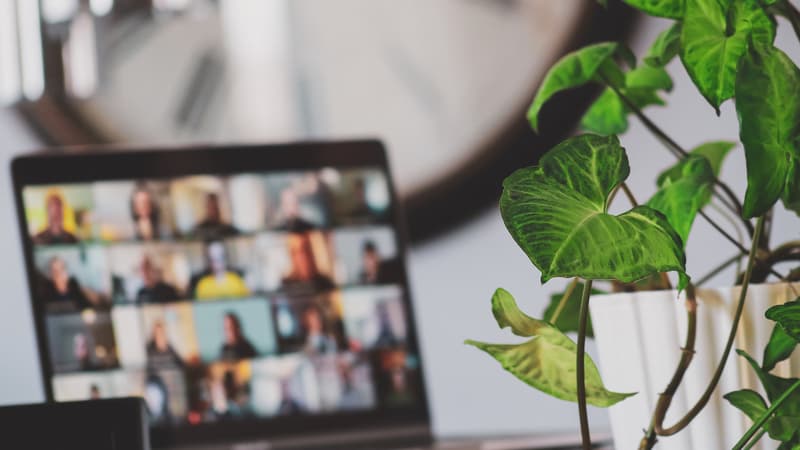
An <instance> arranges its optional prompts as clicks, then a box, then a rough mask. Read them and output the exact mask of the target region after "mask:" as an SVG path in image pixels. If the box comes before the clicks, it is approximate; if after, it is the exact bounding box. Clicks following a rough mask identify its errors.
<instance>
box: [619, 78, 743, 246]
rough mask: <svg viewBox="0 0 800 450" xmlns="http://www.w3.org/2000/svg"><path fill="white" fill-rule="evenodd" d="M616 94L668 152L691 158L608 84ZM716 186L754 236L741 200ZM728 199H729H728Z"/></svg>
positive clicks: (721, 185)
mask: <svg viewBox="0 0 800 450" xmlns="http://www.w3.org/2000/svg"><path fill="white" fill-rule="evenodd" d="M606 85H608V86H609V87H610V88H611V89H612V90H614V92H615V93H616V94H617V95H618V96H619V98H620V99H622V101H623V102H624V103H625V105H626V106H627V107H628V108H630V110H631V111H633V113H634V114H635V115H636V117H638V118H639V120H640V121H641V122H642V124H644V126H645V127H646V128H647V129H648V130H649V131H650V132H651V133H653V134H654V135H655V136H656V137H657V138H658V140H660V141H661V142H662V143H664V145H665V146H666V147H667V149H668V150H670V151H671V152H672V154H673V155H675V157H676V158H678V159H684V158H686V157H688V156H689V152H687V151H686V150H684V149H683V147H681V146H680V145H678V143H677V142H675V140H673V139H672V138H671V137H669V135H668V134H667V133H665V132H664V130H662V129H661V128H659V127H658V125H656V124H655V123H654V122H653V121H652V120H650V118H649V117H647V116H646V115H644V113H643V112H642V110H641V109H640V108H639V107H638V106H636V104H635V103H633V101H631V99H629V98H628V97H627V96H625V94H623V93H622V92H621V91H620V90H619V89H617V88H616V87H614V86H613V85H611V84H610V83H606ZM714 184H716V185H717V186H718V187H719V188H720V189H721V190H722V192H723V193H724V194H725V195H724V196H723V195H721V194H720V193H719V192H717V190H716V189H715V190H714V191H713V192H714V195H715V196H716V197H717V198H718V199H719V200H720V202H721V203H722V204H724V205H725V206H726V207H728V209H730V210H731V212H732V213H734V214H735V215H736V217H739V218H741V219H742V223H743V224H744V227H745V228H746V229H747V233H748V234H749V235H750V236H752V235H753V224H751V223H750V222H749V221H748V220H746V219H744V218H742V204H741V203H740V202H739V199H738V198H737V197H736V194H734V193H733V190H732V189H731V188H730V187H729V186H728V185H727V184H725V183H724V182H723V181H722V180H720V179H719V178H717V177H716V176H715V177H714ZM726 197H727V198H726Z"/></svg>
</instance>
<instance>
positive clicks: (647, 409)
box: [589, 283, 800, 450]
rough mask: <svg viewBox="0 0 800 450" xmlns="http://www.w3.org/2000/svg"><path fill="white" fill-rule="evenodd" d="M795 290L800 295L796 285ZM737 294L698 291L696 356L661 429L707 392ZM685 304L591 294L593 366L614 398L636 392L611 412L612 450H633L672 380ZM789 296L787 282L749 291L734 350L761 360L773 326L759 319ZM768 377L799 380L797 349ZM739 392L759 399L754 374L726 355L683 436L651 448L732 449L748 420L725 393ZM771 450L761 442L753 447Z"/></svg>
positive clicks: (649, 295) (656, 297) (658, 294)
mask: <svg viewBox="0 0 800 450" xmlns="http://www.w3.org/2000/svg"><path fill="white" fill-rule="evenodd" d="M794 287H795V289H796V290H797V291H798V292H800V283H797V284H795V285H794ZM739 293H740V288H738V287H734V288H721V289H700V290H698V291H697V299H698V305H699V306H698V312H697V343H696V349H695V350H696V354H695V355H694V359H693V360H692V364H691V366H690V367H689V370H688V371H687V373H686V376H685V377H684V381H683V384H682V385H681V387H680V388H679V389H678V392H677V393H676V395H675V397H674V399H673V402H672V406H671V407H670V410H669V412H668V414H667V417H666V420H665V422H664V425H665V426H671V425H673V424H674V423H675V422H676V420H677V419H679V418H680V417H682V416H683V415H684V413H685V412H686V411H687V410H688V409H689V408H691V406H692V405H694V403H695V402H696V401H697V399H698V398H699V397H700V395H701V394H702V392H703V391H704V390H705V387H706V386H707V384H708V382H709V380H710V379H711V376H712V374H713V373H714V370H715V369H716V366H717V364H718V362H719V358H720V357H721V355H722V351H723V349H724V346H725V342H726V340H727V336H728V332H729V330H730V326H731V321H732V320H733V313H734V311H735V308H736V302H737V300H738V297H739ZM684 298H685V296H684V294H681V298H680V299H678V297H677V293H676V292H675V291H651V292H636V293H618V294H608V295H600V296H594V297H592V299H591V301H590V303H589V305H590V310H591V317H592V324H593V326H594V334H595V340H596V341H597V351H598V356H599V361H598V365H599V366H600V372H601V375H602V377H603V381H604V382H605V384H606V387H607V388H608V389H610V390H613V391H617V392H638V394H637V395H635V396H633V397H631V398H628V399H626V400H624V401H622V402H620V403H618V404H617V405H615V406H613V407H611V408H610V409H609V414H610V418H611V429H612V433H613V436H614V443H615V445H614V447H615V448H618V449H624V450H630V449H636V448H638V445H639V441H640V440H641V438H642V436H643V429H645V428H647V426H648V424H649V420H650V418H651V416H652V413H653V408H654V406H655V403H656V400H657V396H658V394H659V393H660V392H662V391H663V390H664V388H665V387H666V386H667V383H668V382H669V380H670V378H671V377H672V374H673V372H674V370H675V366H676V364H677V362H678V358H679V357H680V348H681V346H682V345H683V344H684V340H685V335H686V309H685V307H684ZM794 298H796V295H794V293H793V291H792V289H791V288H790V286H789V285H788V284H785V283H783V284H762V285H751V286H750V288H749V289H748V293H747V302H746V304H745V310H744V314H743V315H742V320H741V322H740V324H739V330H738V334H737V339H736V343H735V346H734V349H737V348H739V349H743V350H745V351H747V352H748V353H749V354H750V355H752V356H753V357H754V358H755V359H756V360H757V361H759V362H760V361H761V358H762V356H763V350H764V346H765V345H766V344H767V341H768V340H769V337H770V334H771V333H772V327H773V325H774V322H772V321H770V320H767V319H766V318H764V311H766V310H767V308H769V307H770V306H772V305H776V304H781V303H785V302H787V301H791V300H793V299H794ZM773 373H775V374H777V375H780V376H784V377H788V376H789V375H790V374H793V376H798V375H800V351H797V352H795V353H794V354H793V355H792V357H791V358H790V359H789V360H787V361H783V362H782V363H780V364H779V365H778V366H777V367H776V368H775V370H774V372H773ZM742 388H750V389H755V390H757V391H759V392H761V393H762V395H764V394H763V392H764V391H763V389H761V386H760V385H759V383H758V380H757V378H756V377H755V374H754V373H753V371H752V369H751V368H750V367H749V366H748V365H747V364H746V362H745V361H744V360H743V359H742V358H741V357H739V356H738V355H736V353H735V352H731V356H730V358H729V360H728V362H727V365H726V367H725V371H724V372H723V375H722V379H721V380H720V383H719V385H718V387H717V389H716V391H715V392H714V396H713V397H712V398H711V401H710V402H709V404H708V406H706V408H705V409H704V410H703V412H701V413H700V415H698V416H697V418H695V420H694V421H693V422H692V423H691V424H690V425H689V426H688V427H687V428H686V429H684V430H683V431H681V432H680V433H678V434H676V435H674V436H670V437H659V442H658V444H657V445H656V448H658V449H663V450H715V449H719V450H725V449H730V448H731V447H732V446H733V445H734V444H735V443H736V441H737V440H738V439H739V438H740V437H741V436H742V434H744V432H745V431H746V430H747V428H748V427H749V426H750V422H749V421H748V420H747V419H746V418H745V417H744V415H743V414H742V413H740V412H739V411H738V410H736V409H735V408H733V407H732V406H730V405H729V404H728V402H727V401H725V400H724V399H723V398H722V395H723V394H725V393H727V392H731V391H734V390H737V389H742ZM776 447H777V445H775V443H774V441H771V440H770V439H769V438H768V437H766V436H765V437H764V438H763V439H762V440H761V443H760V444H759V446H757V447H754V448H759V449H770V448H776Z"/></svg>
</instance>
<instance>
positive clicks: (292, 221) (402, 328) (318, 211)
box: [15, 149, 425, 435]
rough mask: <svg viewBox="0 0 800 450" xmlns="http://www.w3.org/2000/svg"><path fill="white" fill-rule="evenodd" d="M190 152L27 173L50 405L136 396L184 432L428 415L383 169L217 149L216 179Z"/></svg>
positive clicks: (27, 218)
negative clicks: (257, 158) (249, 156)
mask: <svg viewBox="0 0 800 450" xmlns="http://www.w3.org/2000/svg"><path fill="white" fill-rule="evenodd" d="M248 151H252V149H250V150H248ZM288 151H289V150H286V152H288ZM192 153H193V152H192V151H182V152H173V153H172V155H173V156H171V157H168V158H166V159H164V158H165V157H164V156H163V155H160V156H156V155H158V153H152V154H147V153H143V154H141V156H140V158H142V159H145V160H147V159H148V158H149V159H151V160H152V163H153V164H156V163H157V162H156V159H158V158H161V159H160V160H159V161H161V162H164V161H170V160H172V162H173V163H174V164H167V166H175V167H181V168H182V169H181V170H180V171H175V172H180V173H176V174H174V175H170V174H169V172H170V170H168V169H164V168H163V167H162V168H161V169H159V170H157V171H155V172H158V173H157V174H155V173H154V174H153V176H147V174H146V173H131V174H130V175H126V169H125V168H124V167H121V166H120V164H116V166H115V168H114V169H113V170H111V172H113V177H110V178H109V179H106V178H104V176H103V173H104V172H103V163H104V161H107V162H110V161H111V160H112V159H113V154H111V155H108V154H107V155H102V156H97V157H96V158H97V160H96V161H88V160H87V161H84V162H85V163H86V164H90V163H92V162H93V163H94V164H95V170H93V171H91V172H92V173H95V174H96V179H91V178H92V176H91V175H89V174H88V173H87V174H84V175H77V176H72V177H71V178H72V179H69V180H66V181H62V182H57V180H55V181H56V182H53V181H54V179H57V178H58V175H52V176H43V175H41V174H42V173H51V174H57V173H58V172H57V171H56V170H55V168H54V167H50V168H49V169H48V168H46V167H43V168H42V170H41V171H39V172H38V174H37V175H35V176H34V178H35V177H37V176H38V177H39V178H40V179H38V180H37V182H33V183H29V182H25V181H24V180H23V181H21V182H19V183H18V184H19V185H18V190H19V191H20V192H19V198H20V201H21V206H22V210H23V211H24V214H23V215H24V224H23V225H24V230H25V235H26V240H27V242H26V250H27V254H28V259H29V270H30V271H31V272H32V273H31V274H30V275H31V280H32V281H31V285H32V294H33V295H32V297H33V301H34V306H35V308H34V310H35V311H36V314H37V319H38V320H37V322H38V326H39V328H40V330H39V338H40V341H42V342H40V347H41V348H42V352H43V353H45V354H44V355H42V356H43V358H42V362H43V369H44V370H43V371H44V375H45V381H46V383H47V384H48V392H49V393H50V395H51V396H52V398H53V399H54V400H56V401H69V400H83V399H92V398H108V397H126V396H141V397H143V398H144V400H145V402H146V404H147V407H148V410H149V412H150V421H151V425H152V426H153V427H154V429H162V430H166V431H169V432H176V431H178V430H184V431H183V433H184V434H186V433H187V432H188V433H189V434H191V429H192V428H193V427H197V428H198V429H200V428H206V429H208V428H209V425H212V426H216V428H215V429H216V430H223V432H222V434H225V433H224V429H223V428H222V426H225V425H229V424H233V425H234V426H235V424H240V425H241V424H246V423H255V424H264V423H265V422H275V421H279V422H280V421H282V422H283V423H284V424H289V423H292V422H295V423H297V422H298V421H303V423H305V424H306V425H307V427H306V429H313V428H314V423H318V424H319V423H322V422H321V421H320V420H317V421H316V422H313V421H312V422H309V420H310V419H313V418H314V417H317V418H318V419H325V418H331V417H334V416H342V417H348V416H350V417H366V416H368V415H372V416H375V417H377V416H386V415H387V414H386V413H387V412H388V413H389V414H388V415H389V416H391V415H392V411H394V412H395V413H397V412H403V411H405V412H410V411H422V410H424V408H425V404H424V393H423V388H422V377H421V373H420V371H421V367H420V360H419V355H418V352H417V349H416V345H415V342H414V338H413V326H412V324H411V321H410V320H411V317H410V315H411V312H410V308H409V302H408V293H407V285H406V278H405V277H406V275H405V269H404V266H403V260H402V249H401V244H402V241H401V239H399V236H398V230H397V229H396V228H395V226H394V225H395V205H394V204H393V193H392V189H391V186H390V180H389V178H388V174H387V172H386V168H385V165H382V164H376V163H375V162H374V161H373V162H365V163H364V164H363V165H361V164H359V163H358V161H348V164H346V165H343V166H337V165H335V164H331V165H322V164H321V163H320V161H319V158H316V160H317V161H318V162H316V163H313V164H309V163H306V162H302V161H301V160H300V159H298V160H297V161H298V162H296V163H291V162H289V163H286V162H285V161H284V163H283V164H270V162H271V161H272V162H273V163H274V162H276V161H277V160H279V159H280V155H281V151H277V152H274V154H275V155H276V156H275V158H271V157H263V156H262V157H261V160H262V161H261V162H262V164H258V163H254V164H253V165H252V166H251V167H250V168H249V169H248V170H239V169H237V168H231V167H228V168H225V167H224V166H225V162H224V161H225V160H224V159H219V158H218V155H219V154H221V153H222V152H208V151H207V152H206V156H208V157H206V158H205V159H206V160H213V159H214V158H217V159H218V163H219V164H221V166H220V171H219V173H211V172H197V173H192V172H195V171H194V170H192V169H191V165H192V163H190V162H189V160H190V159H191V157H192ZM225 154H226V155H227V159H231V158H236V150H235V149H229V150H228V151H227V152H225ZM130 155H131V154H129V155H128V156H129V157H130ZM381 155H382V152H381ZM195 156H196V157H198V158H200V157H201V156H199V155H195ZM241 156H242V157H244V156H246V155H245V154H244V153H242V155H241ZM83 158H89V159H91V158H92V156H86V157H83ZM265 158H266V159H265ZM57 159H58V160H59V161H61V162H62V163H63V164H67V163H69V164H76V163H75V162H74V161H73V160H72V159H70V158H65V157H60V158H57ZM323 159H324V158H323ZM180 160H186V164H179V163H180ZM43 164H45V165H47V164H50V165H51V166H54V165H58V163H55V164H54V163H53V162H52V161H50V162H49V163H45V162H43ZM209 164H211V163H209ZM138 166H140V167H146V166H147V164H146V163H141V164H139V165H138ZM35 167H36V160H35V159H34V162H33V163H31V164H30V167H28V169H27V171H28V172H30V171H31V170H30V169H35ZM34 171H35V170H34ZM131 172H136V169H131ZM73 175H74V174H73ZM15 176H17V174H15ZM17 178H18V179H19V178H20V177H19V176H17ZM21 178H23V179H24V176H23V177H21ZM76 178H83V179H80V180H78V179H76ZM309 427H310V428H309ZM241 429H244V428H241ZM261 429H262V430H263V429H264V428H263V427H262V428H261ZM298 429H300V428H298ZM186 430H188V431H186ZM168 434H170V433H168ZM171 434H173V435H174V433H171Z"/></svg>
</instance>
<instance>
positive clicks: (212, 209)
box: [192, 192, 239, 241]
mask: <svg viewBox="0 0 800 450" xmlns="http://www.w3.org/2000/svg"><path fill="white" fill-rule="evenodd" d="M204 206H205V211H204V217H203V219H202V220H201V221H200V223H198V224H197V226H196V227H195V229H194V231H193V232H192V236H193V237H194V238H195V239H201V240H204V241H210V240H219V239H222V238H226V237H231V236H236V235H238V234H239V230H238V229H237V228H236V227H234V226H233V225H231V224H230V223H227V222H225V221H224V220H223V218H222V209H221V207H220V200H219V195H218V194H217V193H214V192H210V193H208V194H206V197H205V202H204Z"/></svg>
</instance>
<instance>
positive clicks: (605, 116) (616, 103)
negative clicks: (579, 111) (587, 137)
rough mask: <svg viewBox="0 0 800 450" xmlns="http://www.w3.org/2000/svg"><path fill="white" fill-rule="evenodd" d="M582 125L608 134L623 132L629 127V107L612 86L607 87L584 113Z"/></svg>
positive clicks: (598, 132) (599, 132)
mask: <svg viewBox="0 0 800 450" xmlns="http://www.w3.org/2000/svg"><path fill="white" fill-rule="evenodd" d="M581 127H583V129H585V130H587V131H591V132H593V133H597V134H602V135H606V136H608V135H612V134H622V133H624V132H625V131H626V130H627V129H628V108H627V107H625V105H624V104H623V103H622V99H620V98H619V96H618V95H617V94H616V93H615V92H614V91H613V90H612V89H611V88H606V89H605V90H604V91H603V93H602V94H601V95H600V97H597V100H595V101H594V103H592V106H590V107H589V109H588V110H587V111H586V113H585V114H584V115H583V118H582V119H581Z"/></svg>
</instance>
